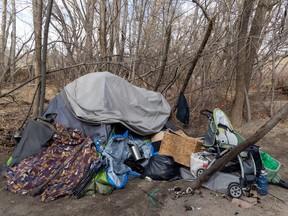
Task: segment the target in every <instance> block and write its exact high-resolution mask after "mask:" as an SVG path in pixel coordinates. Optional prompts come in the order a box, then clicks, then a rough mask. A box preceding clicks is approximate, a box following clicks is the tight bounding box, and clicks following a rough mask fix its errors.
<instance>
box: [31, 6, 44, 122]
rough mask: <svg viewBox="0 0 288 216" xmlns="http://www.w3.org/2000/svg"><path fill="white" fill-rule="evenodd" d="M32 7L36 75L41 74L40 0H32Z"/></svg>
mask: <svg viewBox="0 0 288 216" xmlns="http://www.w3.org/2000/svg"><path fill="white" fill-rule="evenodd" d="M32 8H33V24H34V35H35V52H34V70H35V76H36V77H38V76H40V74H41V50H42V48H41V46H42V41H41V36H42V10H43V1H42V0H32ZM39 85H40V78H39V79H36V80H35V91H36V94H35V101H34V104H33V114H32V115H33V118H36V117H37V116H38V115H39V104H40V88H39Z"/></svg>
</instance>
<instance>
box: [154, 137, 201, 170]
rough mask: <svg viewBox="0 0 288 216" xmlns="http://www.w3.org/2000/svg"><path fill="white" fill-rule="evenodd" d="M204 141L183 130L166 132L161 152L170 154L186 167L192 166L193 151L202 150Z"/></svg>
mask: <svg viewBox="0 0 288 216" xmlns="http://www.w3.org/2000/svg"><path fill="white" fill-rule="evenodd" d="M201 147H202V141H201V140H198V139H196V138H193V137H189V136H187V135H186V134H185V133H184V132H183V131H168V132H164V137H163V140H162V142H161V146H160V150H159V154H161V155H169V156H172V157H173V158H174V160H175V161H176V162H177V163H179V164H181V165H184V166H186V167H190V156H191V153H196V152H199V151H201Z"/></svg>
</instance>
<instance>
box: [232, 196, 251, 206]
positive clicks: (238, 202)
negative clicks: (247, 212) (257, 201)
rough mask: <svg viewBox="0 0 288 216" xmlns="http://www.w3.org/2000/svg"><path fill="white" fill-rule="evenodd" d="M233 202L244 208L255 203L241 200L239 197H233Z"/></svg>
mask: <svg viewBox="0 0 288 216" xmlns="http://www.w3.org/2000/svg"><path fill="white" fill-rule="evenodd" d="M231 202H232V203H233V204H235V205H238V206H239V207H241V208H243V209H249V208H251V207H252V206H253V205H252V204H251V203H248V202H246V201H244V200H240V199H237V198H233V199H232V201H231Z"/></svg>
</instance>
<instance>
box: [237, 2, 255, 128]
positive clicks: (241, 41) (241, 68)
mask: <svg viewBox="0 0 288 216" xmlns="http://www.w3.org/2000/svg"><path fill="white" fill-rule="evenodd" d="M253 2H254V1H253V0H245V1H244V3H243V9H242V14H241V19H240V23H239V35H238V44H237V53H238V57H237V63H236V93H235V98H234V103H233V106H232V111H231V120H232V122H233V124H234V125H235V126H236V127H239V126H240V125H241V124H242V117H243V116H242V114H243V105H244V101H245V97H244V96H245V95H244V87H245V84H244V79H245V70H246V65H245V64H246V60H247V59H246V37H247V33H248V24H249V19H250V16H251V13H252V9H253Z"/></svg>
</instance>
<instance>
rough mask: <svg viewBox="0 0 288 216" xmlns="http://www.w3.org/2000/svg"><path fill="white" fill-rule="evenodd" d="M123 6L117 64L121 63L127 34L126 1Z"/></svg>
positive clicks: (126, 0) (125, 0)
mask: <svg viewBox="0 0 288 216" xmlns="http://www.w3.org/2000/svg"><path fill="white" fill-rule="evenodd" d="M123 4H124V13H123V19H122V26H121V43H120V50H119V59H118V61H119V62H122V61H123V56H124V51H125V43H126V34H127V16H128V0H124V1H123Z"/></svg>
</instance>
